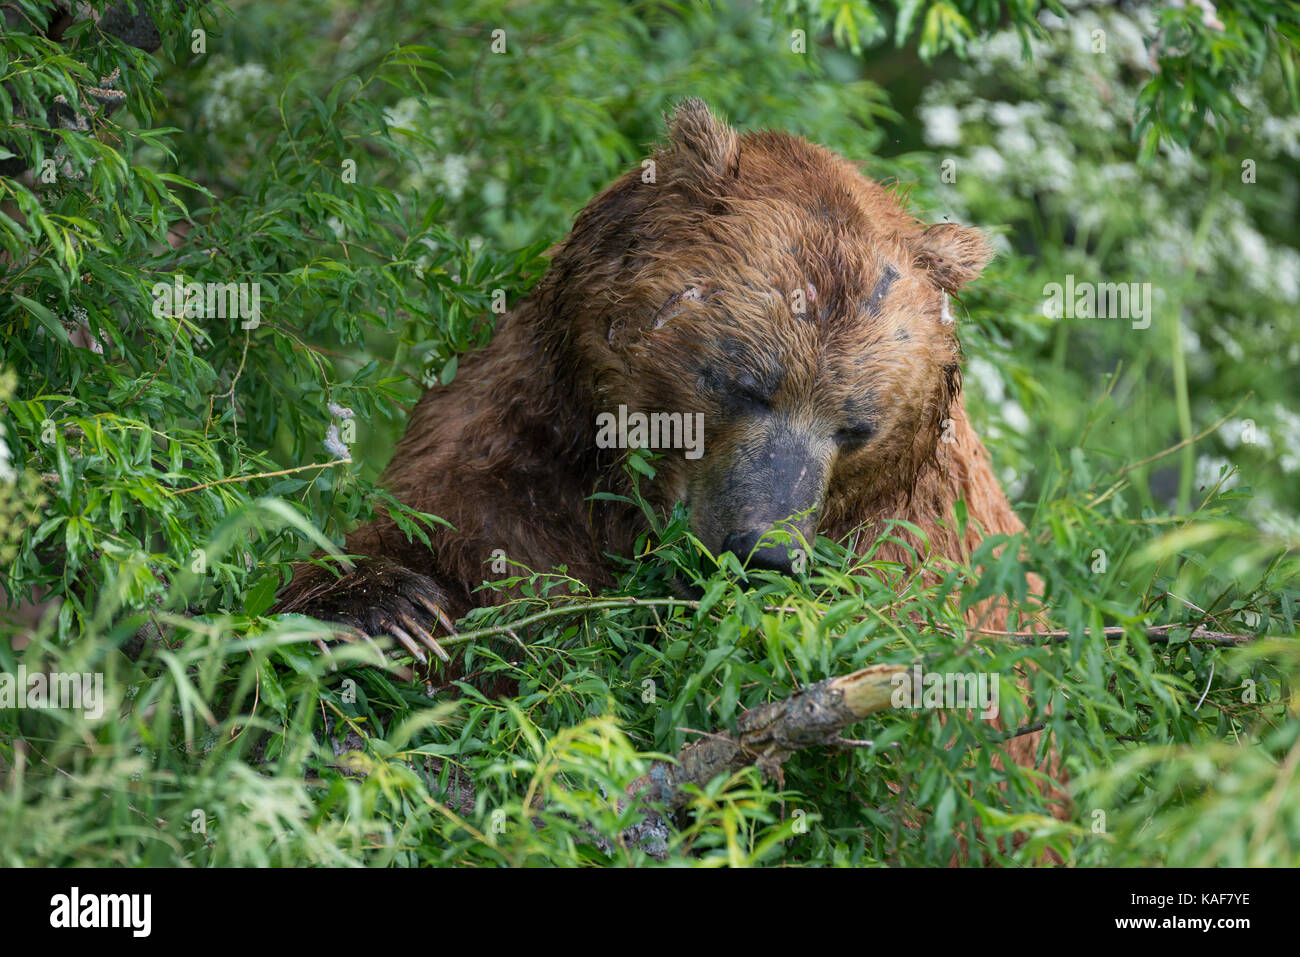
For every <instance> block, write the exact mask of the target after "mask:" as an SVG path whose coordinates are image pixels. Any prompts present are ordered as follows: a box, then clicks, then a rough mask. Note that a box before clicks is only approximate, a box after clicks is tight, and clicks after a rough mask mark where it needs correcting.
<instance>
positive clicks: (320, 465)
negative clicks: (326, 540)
mask: <svg viewBox="0 0 1300 957" xmlns="http://www.w3.org/2000/svg"><path fill="white" fill-rule="evenodd" d="M351 462H352V459H350V458H347V459H335V460H334V461H332V462H315V463H313V464H311V465H299V466H297V467H296V468H291V469H280V470H279V471H278V472H258V473H257V474H255V475H232V476H230V478H223V479H217V480H216V481H215V482H204V483H203V484H202V485H191V486H190V487H189V488H178V489H168V490H167V494H168V495H184V494H185V493H186V492H197V491H199V490H200V489H205V488H213V487H214V486H217V485H229V484H230V483H231V482H251V481H252V480H253V479H260V478H275V477H276V476H277V475H290V474H292V473H294V472H301V471H303V470H304V469H328V468H333V467H334V466H336V465H348V464H350V463H351Z"/></svg>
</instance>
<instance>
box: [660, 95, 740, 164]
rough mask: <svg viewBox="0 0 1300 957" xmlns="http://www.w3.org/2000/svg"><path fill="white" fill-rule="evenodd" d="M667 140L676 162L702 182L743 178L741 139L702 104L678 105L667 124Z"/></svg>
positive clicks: (692, 99)
mask: <svg viewBox="0 0 1300 957" xmlns="http://www.w3.org/2000/svg"><path fill="white" fill-rule="evenodd" d="M668 140H669V143H670V144H671V147H672V150H673V153H674V154H675V155H676V157H677V159H678V160H679V161H681V162H682V163H684V164H685V165H686V166H687V168H689V169H690V170H692V171H693V172H695V173H696V174H698V175H699V177H700V178H702V179H716V178H718V177H723V176H739V175H740V137H739V136H737V135H736V131H735V130H733V129H732V128H731V127H730V126H728V125H727V124H726V123H724V122H722V121H721V120H719V119H718V118H717V117H715V116H714V115H713V114H712V113H711V112H710V111H709V108H708V107H707V106H705V105H704V101H703V100H697V99H694V98H691V99H687V100H682V102H680V103H678V104H677V109H676V110H674V111H673V115H672V117H671V118H670V119H669V120H668Z"/></svg>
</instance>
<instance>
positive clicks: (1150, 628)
mask: <svg viewBox="0 0 1300 957" xmlns="http://www.w3.org/2000/svg"><path fill="white" fill-rule="evenodd" d="M1186 627H1187V626H1186V625H1185V624H1171V625H1147V626H1145V627H1144V628H1143V631H1144V632H1146V636H1147V638H1148V640H1154V641H1157V642H1165V641H1168V640H1169V632H1171V631H1173V630H1174V629H1175V628H1186ZM976 630H977V631H978V632H979V633H980V634H982V635H994V636H996V637H999V638H1013V639H1015V640H1016V641H1018V642H1020V643H1021V644H1025V645H1033V644H1037V643H1038V642H1040V641H1044V640H1045V641H1046V642H1047V643H1049V644H1060V643H1061V642H1064V641H1068V640H1069V639H1070V637H1071V636H1072V635H1073V634H1074V632H1071V631H1065V630H1063V629H1062V630H1054V631H995V630H994V629H992V628H978V629H976ZM1089 631H1091V629H1089ZM1127 631H1128V629H1127V628H1125V627H1124V626H1123V625H1108V626H1107V627H1105V628H1103V629H1102V634H1103V635H1105V637H1107V638H1122V637H1124V634H1125V633H1126V632H1127ZM1187 640H1188V641H1203V642H1205V643H1206V644H1210V645H1244V644H1246V643H1247V642H1251V641H1254V640H1255V635H1242V634H1237V633H1236V632H1231V631H1211V630H1210V629H1208V628H1202V627H1201V626H1200V625H1197V626H1196V627H1195V628H1193V629H1192V631H1191V633H1190V634H1189V635H1188V636H1187Z"/></svg>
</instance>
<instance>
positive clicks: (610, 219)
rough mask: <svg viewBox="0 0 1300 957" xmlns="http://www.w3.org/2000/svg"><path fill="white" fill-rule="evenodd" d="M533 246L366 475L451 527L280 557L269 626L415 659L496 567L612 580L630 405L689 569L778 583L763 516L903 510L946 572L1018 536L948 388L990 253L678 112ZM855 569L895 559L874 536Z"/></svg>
mask: <svg viewBox="0 0 1300 957" xmlns="http://www.w3.org/2000/svg"><path fill="white" fill-rule="evenodd" d="M552 252H553V258H552V261H551V264H550V268H549V270H548V271H547V273H546V276H545V277H544V278H543V279H542V280H541V282H540V283H539V284H538V285H537V286H536V288H534V289H533V290H532V291H531V293H530V294H529V295H528V296H527V297H526V298H524V299H523V300H522V301H521V302H520V303H519V304H518V305H517V306H516V307H515V308H514V309H513V310H512V311H511V312H510V313H509V314H508V315H506V316H505V317H504V318H503V320H502V322H501V325H500V328H499V329H498V330H497V332H496V336H495V338H494V339H493V341H492V343H491V344H490V345H489V346H487V347H486V348H484V349H482V350H481V351H479V352H476V353H474V354H472V355H469V356H466V357H464V359H463V360H462V362H461V364H460V369H459V373H458V374H457V376H456V378H455V380H454V382H452V383H451V384H450V385H447V386H442V387H437V388H433V389H431V390H430V391H428V392H427V393H425V395H424V396H423V398H421V400H420V402H419V404H418V405H417V406H416V408H415V410H414V412H413V413H412V415H411V418H410V422H409V423H408V425H407V428H406V433H405V435H404V436H403V438H402V440H401V442H400V443H399V444H398V446H397V449H396V451H395V453H394V455H393V459H392V462H391V464H390V465H389V467H388V469H387V472H386V474H385V478H384V482H385V484H386V485H387V487H388V488H389V489H390V490H391V491H392V492H393V494H394V495H395V496H396V497H397V498H398V499H399V500H401V501H403V502H405V503H406V504H408V505H410V506H412V507H414V508H416V509H419V510H421V511H424V512H431V513H433V514H435V515H438V516H441V517H442V518H444V519H446V520H447V521H448V522H450V524H451V528H442V527H438V528H435V529H431V530H430V533H429V534H430V538H431V542H432V545H431V547H426V546H425V545H424V544H423V543H420V542H417V541H412V540H410V539H409V538H408V536H407V535H406V534H405V533H404V532H402V531H401V530H400V529H399V528H398V527H397V526H396V525H395V524H394V523H393V522H392V521H391V520H390V519H388V518H387V517H381V518H377V519H375V520H374V521H372V522H371V523H370V524H368V525H366V526H364V527H362V528H360V529H358V530H357V531H355V532H354V533H353V534H352V535H350V536H349V537H348V540H347V551H348V552H349V553H352V554H357V555H362V556H367V560H363V561H359V562H358V564H357V565H356V566H355V567H354V568H353V569H351V570H349V571H347V572H346V573H344V574H343V575H342V577H336V576H335V575H334V574H333V573H331V572H329V571H327V570H324V569H322V568H320V567H318V566H315V565H304V566H300V567H299V568H298V569H297V570H296V572H295V576H294V579H293V581H292V583H291V584H290V585H289V586H288V587H287V589H286V590H285V592H284V594H283V596H282V601H281V603H280V605H279V608H278V610H281V611H299V612H305V613H308V614H311V615H314V616H316V617H320V618H325V619H330V620H336V621H340V622H344V623H346V624H348V625H350V626H352V627H354V628H356V629H359V630H360V631H362V632H364V633H366V634H370V635H381V634H384V635H391V636H393V637H394V638H396V639H397V640H398V641H400V642H401V643H402V644H403V645H404V646H405V647H406V648H407V649H408V650H410V651H411V653H413V654H414V655H415V656H416V657H417V658H419V659H420V660H422V661H423V660H424V659H425V654H424V651H423V650H422V648H421V646H422V645H423V646H426V647H429V648H432V647H433V646H434V642H433V641H432V640H431V639H432V637H433V636H434V635H436V634H437V632H438V630H439V628H440V627H442V628H446V627H449V624H450V622H449V620H448V619H454V618H456V617H459V616H461V615H463V614H464V613H465V612H466V611H468V610H469V609H470V608H471V607H473V606H474V605H476V604H480V603H484V602H490V601H495V600H499V597H500V593H499V592H497V591H493V590H490V589H480V590H478V591H475V588H476V587H477V586H479V585H480V584H481V583H482V582H483V581H484V580H485V578H489V577H493V576H491V575H489V574H488V568H489V562H490V561H491V560H492V559H493V557H494V556H496V557H500V556H501V555H502V554H504V556H505V557H506V558H508V559H509V560H511V561H512V562H517V563H520V564H522V565H524V566H526V567H528V568H530V569H533V570H537V571H545V570H550V569H552V568H553V567H555V566H558V565H564V566H566V567H567V569H568V572H569V574H570V575H572V576H574V577H576V578H578V579H580V580H581V581H583V582H585V583H587V584H588V585H589V586H590V587H591V588H592V589H593V590H598V589H600V588H602V587H604V586H608V585H610V584H612V577H611V570H610V566H609V561H608V559H607V558H606V555H607V554H608V553H613V554H620V553H621V554H628V552H629V550H630V548H631V546H632V544H633V542H634V541H635V539H636V537H637V536H638V534H640V533H642V532H644V531H645V527H646V526H645V519H644V516H643V515H642V513H641V512H640V511H639V510H638V509H636V508H634V507H631V506H628V505H625V504H622V503H620V502H617V501H611V500H606V499H593V498H592V497H591V496H592V493H594V492H599V491H607V492H615V493H623V494H627V493H628V492H629V491H630V487H629V486H630V480H629V479H628V478H627V474H626V470H625V469H624V468H623V467H622V466H623V460H624V457H625V455H626V453H625V452H624V451H623V449H621V448H619V447H618V446H619V445H621V444H625V443H623V442H622V441H611V439H610V428H609V427H610V424H611V423H612V422H615V421H617V422H620V423H622V422H626V421H628V420H629V419H631V418H633V417H635V416H636V415H638V414H639V415H641V416H644V417H647V418H648V419H650V420H653V421H655V422H656V424H658V425H661V426H667V425H669V424H671V425H672V426H673V428H669V429H663V430H661V431H667V432H668V433H669V434H670V435H671V436H673V437H675V438H677V439H679V440H683V441H681V443H680V444H687V445H689V446H690V447H688V448H685V449H678V450H667V451H665V453H664V454H663V455H662V456H661V458H660V459H659V460H658V461H657V462H656V464H655V468H656V475H655V478H654V480H653V481H652V482H650V483H649V484H648V486H647V487H644V488H643V489H642V492H643V493H644V495H645V497H646V499H647V500H648V501H649V502H650V503H651V504H652V505H653V506H655V507H657V508H660V509H664V510H668V509H671V508H672V506H673V504H674V503H676V502H679V501H681V502H685V503H686V504H687V505H688V506H689V509H690V517H691V525H692V529H693V531H694V533H695V535H696V536H697V537H698V539H699V541H700V542H701V543H702V544H703V545H704V546H705V547H706V548H707V549H708V550H709V551H710V552H711V553H712V554H714V555H717V554H719V553H721V552H723V551H728V550H729V551H732V552H733V553H735V554H736V556H737V557H738V558H740V559H742V560H745V561H747V562H748V563H749V565H750V566H761V567H766V568H771V569H777V570H783V571H788V570H789V568H790V562H791V558H790V555H791V551H790V549H788V548H787V547H785V546H782V545H776V544H771V543H769V542H760V539H761V538H762V537H763V535H764V534H765V533H766V532H768V531H769V529H771V528H773V527H774V526H776V525H778V524H780V523H788V525H787V527H788V528H791V529H793V530H794V531H795V532H797V533H799V535H801V536H802V537H803V538H805V539H807V540H809V541H811V540H812V539H813V538H814V537H815V535H816V534H818V533H820V534H824V535H827V536H830V537H832V538H836V539H846V538H848V537H849V536H852V535H856V536H857V537H856V543H857V548H858V549H859V551H865V550H866V549H867V548H868V547H869V546H870V545H871V544H872V543H873V541H874V539H875V538H876V537H877V536H878V535H879V534H880V533H881V532H882V530H883V529H884V528H885V523H886V522H888V521H889V520H890V519H896V518H897V519H906V520H908V521H910V522H912V523H914V524H915V525H916V526H918V527H919V528H921V529H922V530H923V531H924V532H925V535H926V537H927V538H928V543H929V545H928V547H929V550H930V551H931V552H933V553H935V554H937V555H939V556H946V557H949V558H953V559H962V558H965V557H967V556H968V555H969V553H970V551H971V550H972V549H973V548H974V547H975V546H976V545H977V544H978V543H979V541H980V537H981V530H982V531H983V532H984V533H1010V532H1015V531H1018V530H1020V529H1021V528H1022V525H1021V523H1020V522H1019V521H1018V520H1017V518H1016V516H1015V514H1014V513H1013V512H1012V510H1011V508H1010V506H1009V505H1008V503H1007V500H1006V497H1005V496H1004V494H1003V492H1002V489H1001V487H1000V486H999V483H998V481H997V479H996V478H995V477H994V475H993V472H992V470H991V468H990V465H989V457H988V453H987V452H986V451H985V449H984V447H983V445H982V444H981V443H980V440H979V438H978V437H977V436H976V435H975V433H974V432H973V431H972V429H971V425H970V422H969V420H968V419H967V416H966V410H965V407H964V405H963V401H962V396H961V391H960V383H961V371H960V370H961V364H960V350H959V346H958V341H957V336H956V332H957V328H956V324H955V323H954V321H953V316H952V312H951V310H950V308H949V297H950V296H951V295H953V294H954V293H956V292H957V291H958V290H960V289H961V288H962V287H963V286H965V285H966V284H967V283H969V282H970V281H971V280H973V279H974V278H975V277H976V276H978V275H979V273H980V271H981V270H982V268H983V267H984V265H985V264H986V262H987V261H988V259H989V258H990V256H991V249H990V246H989V243H988V241H987V240H986V239H985V237H984V236H983V235H982V234H981V233H980V232H978V231H977V230H975V229H971V228H968V227H964V226H959V225H955V224H950V223H941V224H937V225H931V226H927V225H924V224H922V223H921V222H919V221H918V220H917V219H915V218H913V217H912V216H911V215H909V214H908V213H907V212H906V211H905V210H904V208H903V207H902V206H901V205H900V203H899V201H898V199H897V198H896V197H895V196H894V195H892V194H891V193H890V192H888V191H887V190H886V189H885V188H884V187H882V186H881V185H879V184H878V183H875V182H872V181H871V180H868V179H866V178H864V177H863V176H862V175H861V174H860V173H859V172H858V170H857V169H856V168H855V166H854V165H853V164H851V163H849V162H847V161H846V160H844V159H842V158H840V157H838V156H836V155H834V154H832V153H831V152H829V151H828V150H826V149H823V148H822V147H819V146H815V145H813V144H811V143H808V142H806V141H804V140H802V139H799V138H797V137H794V136H791V135H787V134H784V133H777V132H757V133H748V134H745V135H743V136H742V135H738V134H737V133H736V132H735V131H734V130H733V129H731V128H730V127H729V126H728V125H726V124H725V123H723V122H721V121H719V120H718V119H716V118H715V117H714V116H713V115H712V114H711V113H710V112H709V110H708V109H707V108H706V107H705V105H704V104H703V103H701V102H699V101H697V100H688V101H686V102H684V103H682V104H681V105H680V107H679V108H678V109H677V110H676V112H675V113H674V115H673V116H672V118H671V120H670V121H669V129H668V142H667V144H666V145H665V146H664V147H663V148H662V149H661V150H659V151H658V152H656V153H655V154H654V155H653V156H652V157H651V159H650V160H649V161H647V162H646V163H644V164H642V166H641V167H639V168H637V169H633V170H632V171H630V172H628V173H627V174H626V175H624V176H623V177H621V178H620V179H619V180H617V181H616V182H615V183H614V184H613V185H612V186H610V187H609V188H608V189H606V190H605V191H604V192H603V193H601V194H600V195H599V196H597V197H596V198H595V199H594V200H593V201H592V202H591V203H590V204H589V205H588V206H587V207H586V209H584V210H583V211H582V213H581V214H580V215H579V216H578V218H577V221H576V223H575V225H574V227H573V230H572V232H571V233H570V234H569V236H568V237H567V238H566V239H565V240H564V241H563V242H562V243H560V244H559V245H558V246H557V247H556V248H555V249H554V250H553V251H552ZM695 423H702V426H703V429H702V434H695V430H694V429H692V428H691V426H692V425H694V424H695ZM701 440H702V441H701ZM632 444H638V443H637V441H635V440H634V441H633V442H632ZM958 499H964V500H965V502H966V507H967V511H968V515H969V517H970V521H969V522H968V524H967V526H966V531H965V534H964V536H963V537H958V535H957V533H956V532H955V531H954V526H955V523H954V522H953V521H952V516H953V505H954V503H955V502H956V501H957V500H958ZM877 554H878V555H879V556H881V557H885V558H889V559H893V560H896V561H899V562H902V563H904V564H911V563H912V561H913V558H912V555H911V554H910V553H909V552H908V551H907V550H906V549H904V548H902V547H900V546H898V545H896V544H893V543H889V544H887V545H886V546H885V547H883V548H882V550H880V551H878V552H877ZM990 612H991V613H990ZM976 614H979V615H983V616H984V617H983V619H982V620H983V622H984V624H985V625H986V626H988V627H993V628H1000V627H1002V626H1003V624H1004V622H1005V617H1006V616H1005V612H1004V611H1003V610H1001V609H997V608H993V609H990V608H989V607H988V606H985V607H984V608H982V609H979V610H977V612H976ZM440 623H441V624H440ZM1035 739H1036V735H1034V736H1029V735H1027V736H1024V737H1022V738H1020V739H1016V740H1015V741H1014V742H1012V745H1013V746H1012V747H1011V748H1009V750H1011V751H1012V753H1013V755H1014V756H1015V757H1016V760H1019V761H1022V763H1032V756H1033V753H1034V749H1035V747H1036V740H1035Z"/></svg>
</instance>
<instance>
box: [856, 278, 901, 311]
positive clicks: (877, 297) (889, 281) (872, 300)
mask: <svg viewBox="0 0 1300 957" xmlns="http://www.w3.org/2000/svg"><path fill="white" fill-rule="evenodd" d="M897 278H898V270H897V269H895V268H894V267H893V266H891V265H888V264H886V266H885V268H884V271H883V272H881V274H880V278H879V279H877V280H876V285H875V286H874V287H873V288H872V290H871V294H870V295H868V296H867V301H866V303H865V304H864V307H865V309H866V310H867V315H869V316H871V317H872V318H873V319H874V318H875V317H877V316H879V315H880V313H881V309H882V307H883V306H884V303H885V297H886V296H887V295H889V287H890V286H892V285H893V284H894V280H895V279H897Z"/></svg>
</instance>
